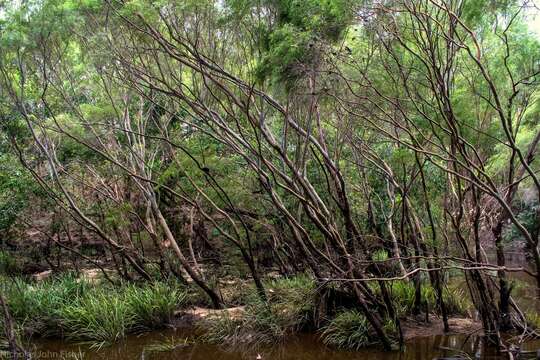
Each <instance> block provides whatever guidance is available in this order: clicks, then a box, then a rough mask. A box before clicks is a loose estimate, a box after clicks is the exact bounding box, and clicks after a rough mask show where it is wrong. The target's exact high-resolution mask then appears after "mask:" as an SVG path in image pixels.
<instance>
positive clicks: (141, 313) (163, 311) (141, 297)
mask: <svg viewBox="0 0 540 360" xmlns="http://www.w3.org/2000/svg"><path fill="white" fill-rule="evenodd" d="M124 296H125V299H126V302H127V304H128V305H129V307H130V308H131V310H132V312H133V313H134V316H135V324H136V325H137V326H140V327H142V328H143V329H154V328H158V327H161V326H163V325H164V324H167V323H169V322H170V321H171V320H172V317H173V315H174V311H175V310H176V309H178V307H179V306H181V305H182V304H183V303H184V302H185V300H186V298H187V294H186V292H185V291H183V290H181V289H180V288H178V287H177V286H175V285H174V284H166V283H160V282H156V283H153V284H151V285H149V286H143V287H137V286H134V285H131V286H128V287H127V288H126V290H125V294H124Z"/></svg>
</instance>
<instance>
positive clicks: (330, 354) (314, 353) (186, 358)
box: [34, 330, 540, 360]
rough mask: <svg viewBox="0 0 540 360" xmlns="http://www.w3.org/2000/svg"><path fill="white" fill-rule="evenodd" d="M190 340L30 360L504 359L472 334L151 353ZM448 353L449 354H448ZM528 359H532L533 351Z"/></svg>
mask: <svg viewBox="0 0 540 360" xmlns="http://www.w3.org/2000/svg"><path fill="white" fill-rule="evenodd" d="M191 336H192V333H190V332H189V331H186V330H176V331H175V330H166V331H161V332H154V333H148V334H144V335H140V336H130V337H128V338H127V339H126V340H125V341H123V342H121V343H118V344H115V345H113V346H109V347H105V348H102V349H100V350H95V349H90V348H89V347H88V346H85V345H82V344H66V343H65V342H62V341H58V340H41V341H39V342H37V343H36V344H35V349H34V354H35V356H34V358H40V359H44V358H50V359H52V358H56V359H59V358H63V359H75V358H77V359H110V360H128V359H130V360H131V359H141V360H151V359H164V360H168V359H170V360H172V359H182V360H214V359H216V360H240V359H241V360H248V359H253V360H255V359H257V357H258V355H260V358H261V359H262V360H293V359H295V360H296V359H302V360H361V359H370V360H398V359H399V360H425V359H428V360H431V359H437V358H440V357H454V356H459V355H462V356H464V355H468V356H470V357H471V358H475V357H476V358H477V359H507V357H504V356H500V355H497V354H495V353H493V351H492V350H491V351H490V350H488V349H485V348H484V347H483V346H482V343H481V340H480V338H479V337H476V336H469V337H468V336H466V335H446V336H430V337H423V338H416V339H413V340H412V341H410V342H408V343H407V344H406V345H405V348H404V349H403V351H402V352H398V351H396V352H383V351H381V350H380V349H378V348H368V349H362V350H359V351H355V352H352V351H340V350H335V349H331V348H328V347H326V346H324V345H323V344H322V343H321V342H320V341H319V340H318V338H317V336H316V335H315V334H304V335H300V336H295V337H291V338H290V339H287V340H286V341H285V342H283V343H281V344H276V345H273V346H271V347H262V348H257V349H227V348H226V347H220V346H213V345H207V344H200V343H199V344H193V345H187V346H182V345H180V346H178V347H177V348H176V349H172V350H168V351H152V346H155V345H156V344H163V343H167V344H171V343H183V340H184V339H185V338H189V337H191ZM450 349H452V350H450ZM524 349H525V350H528V351H531V352H534V353H535V352H536V350H537V349H540V341H533V342H528V343H527V344H526V345H525V346H524ZM528 358H536V357H535V355H533V354H532V353H531V354H530V355H529V356H528Z"/></svg>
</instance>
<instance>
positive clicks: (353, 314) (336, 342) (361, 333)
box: [321, 310, 372, 350]
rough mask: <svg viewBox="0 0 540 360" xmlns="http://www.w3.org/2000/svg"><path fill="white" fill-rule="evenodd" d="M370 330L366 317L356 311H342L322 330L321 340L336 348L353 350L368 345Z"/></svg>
mask: <svg viewBox="0 0 540 360" xmlns="http://www.w3.org/2000/svg"><path fill="white" fill-rule="evenodd" d="M369 332H370V328H369V324H368V321H367V319H366V317H365V316H364V315H363V314H361V313H360V312H359V311H357V310H347V311H342V312H340V313H338V314H337V315H336V317H335V318H333V319H332V320H331V321H330V322H329V323H328V325H326V326H325V327H324V328H323V329H322V335H321V336H322V340H323V342H324V343H325V344H326V345H330V346H334V347H337V348H345V349H355V350H358V349H360V348H362V347H365V346H367V345H369V344H370V343H371V342H372V340H370V335H369Z"/></svg>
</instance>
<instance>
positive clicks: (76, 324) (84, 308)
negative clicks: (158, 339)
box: [56, 290, 135, 346]
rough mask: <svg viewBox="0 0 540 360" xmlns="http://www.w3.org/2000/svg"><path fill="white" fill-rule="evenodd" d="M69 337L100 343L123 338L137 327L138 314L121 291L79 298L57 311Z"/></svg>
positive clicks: (100, 291)
mask: <svg viewBox="0 0 540 360" xmlns="http://www.w3.org/2000/svg"><path fill="white" fill-rule="evenodd" d="M56 316H57V317H58V319H59V322H60V327H61V328H62V330H63V331H64V334H65V336H66V337H67V338H69V339H74V340H92V341H95V344H96V345H98V346H101V345H103V344H105V343H108V342H114V341H117V340H120V339H121V338H123V337H124V336H125V335H126V334H127V333H128V331H129V330H130V329H131V328H133V327H134V326H135V313H134V312H133V309H132V308H131V307H130V305H129V303H127V302H126V301H125V299H124V298H123V297H122V296H120V295H119V294H114V293H113V294H111V293H109V292H107V291H104V290H99V291H93V292H92V294H91V295H88V296H84V297H82V298H79V299H77V301H75V302H73V303H70V304H67V305H65V306H63V307H61V308H59V309H58V310H57V311H56Z"/></svg>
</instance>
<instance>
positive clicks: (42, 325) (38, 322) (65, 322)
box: [0, 274, 186, 345]
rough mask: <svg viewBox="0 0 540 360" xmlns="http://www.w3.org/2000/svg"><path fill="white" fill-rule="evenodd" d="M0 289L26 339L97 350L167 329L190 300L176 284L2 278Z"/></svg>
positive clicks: (60, 278)
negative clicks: (134, 335) (65, 342)
mask: <svg viewBox="0 0 540 360" xmlns="http://www.w3.org/2000/svg"><path fill="white" fill-rule="evenodd" d="M0 286H1V288H2V291H3V293H4V294H5V295H4V296H5V297H6V299H7V305H8V307H9V310H10V313H11V315H12V316H13V318H14V319H15V320H16V322H17V325H18V327H19V329H18V330H19V334H20V336H22V337H23V338H26V337H30V336H61V337H65V338H67V339H70V340H76V341H81V340H83V341H91V342H92V343H94V344H96V345H103V344H106V343H111V342H114V341H118V340H120V339H121V338H123V337H125V336H126V335H127V334H129V333H136V332H141V331H145V330H150V329H156V328H160V327H163V326H165V325H167V324H168V323H170V321H171V320H172V319H173V315H174V312H175V311H176V310H178V309H179V308H181V307H182V306H183V305H184V302H185V299H186V290H185V288H184V287H182V286H179V285H178V284H177V283H175V282H168V283H164V282H154V283H148V284H143V285H133V284H127V285H116V286H112V285H107V284H92V283H89V282H87V281H86V280H84V279H80V278H77V277H75V276H73V275H69V274H68V275H64V276H61V277H58V278H54V279H50V280H49V279H47V280H43V281H40V282H28V281H25V280H22V279H20V278H14V279H13V278H6V277H3V278H2V279H1V282H0Z"/></svg>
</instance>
